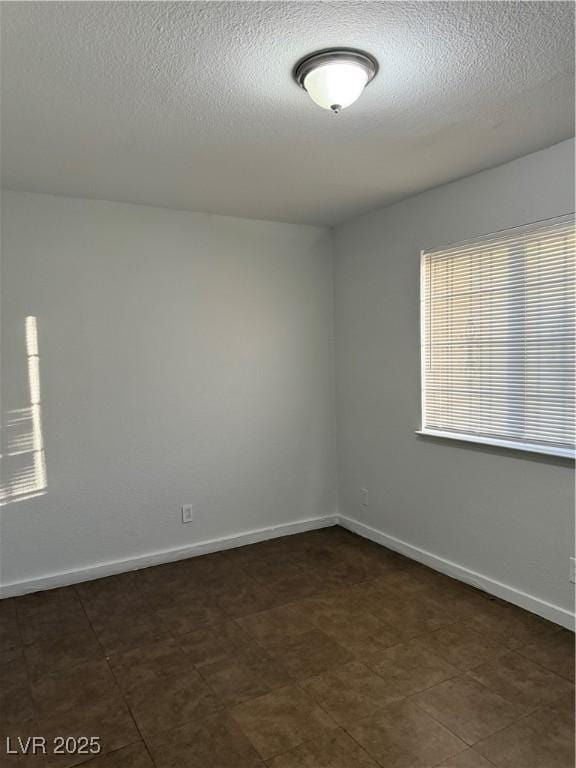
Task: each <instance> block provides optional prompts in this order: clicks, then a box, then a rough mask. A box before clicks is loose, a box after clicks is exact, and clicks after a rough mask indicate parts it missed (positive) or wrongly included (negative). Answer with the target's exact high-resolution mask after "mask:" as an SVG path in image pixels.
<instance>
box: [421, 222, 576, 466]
mask: <svg viewBox="0 0 576 768" xmlns="http://www.w3.org/2000/svg"><path fill="white" fill-rule="evenodd" d="M575 261H576V249H575V236H574V219H573V216H565V217H562V218H558V219H552V220H548V221H545V222H540V223H537V224H533V225H530V226H526V227H520V228H517V229H513V230H507V231H505V232H499V233H497V234H495V235H490V236H488V237H484V238H480V239H478V240H475V241H471V242H465V243H459V244H457V245H453V246H450V247H448V248H445V249H442V250H437V251H429V252H426V251H423V252H422V264H421V323H422V430H421V431H422V432H424V433H432V434H436V435H441V436H445V437H456V438H462V439H466V440H472V441H475V442H487V443H495V444H498V445H510V446H512V447H518V448H523V449H525V450H535V451H541V452H543V453H552V454H559V455H565V456H574V434H575V426H576V425H575V408H574V405H575V401H574V396H575V390H574V364H575V355H574V352H575V346H574V344H575V291H574V288H575V285H574V278H575Z"/></svg>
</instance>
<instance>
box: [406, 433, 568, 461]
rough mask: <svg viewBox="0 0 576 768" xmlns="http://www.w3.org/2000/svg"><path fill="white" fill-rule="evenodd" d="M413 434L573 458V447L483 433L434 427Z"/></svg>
mask: <svg viewBox="0 0 576 768" xmlns="http://www.w3.org/2000/svg"><path fill="white" fill-rule="evenodd" d="M414 434H415V435H423V436H424V437H440V438H446V439H448V440H455V441H456V442H460V443H462V442H463V443H476V444H478V445H489V446H490V445H491V446H494V447H497V448H510V449H512V450H514V451H523V452H524V453H539V454H542V455H543V456H561V457H562V458H565V459H575V458H576V450H575V449H574V448H559V447H556V446H555V445H552V446H549V447H548V446H545V445H544V444H543V443H522V442H520V441H518V442H517V441H515V440H503V439H500V438H497V437H484V435H477V436H476V435H472V434H468V433H461V432H441V431H440V430H435V429H416V430H415V431H414Z"/></svg>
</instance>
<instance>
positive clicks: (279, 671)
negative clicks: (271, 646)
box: [199, 649, 291, 706]
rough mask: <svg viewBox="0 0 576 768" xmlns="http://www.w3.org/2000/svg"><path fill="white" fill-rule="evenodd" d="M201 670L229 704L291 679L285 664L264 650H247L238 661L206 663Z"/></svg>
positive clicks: (216, 692) (219, 695) (254, 695)
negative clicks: (284, 666)
mask: <svg viewBox="0 0 576 768" xmlns="http://www.w3.org/2000/svg"><path fill="white" fill-rule="evenodd" d="M199 670H200V674H201V675H202V677H203V678H204V680H206V682H207V683H208V685H209V686H210V688H211V689H212V690H213V691H214V693H215V694H216V696H217V697H218V698H219V699H220V701H221V702H222V703H223V704H225V705H226V706H232V705H234V704H240V702H242V701H247V700H248V699H253V698H256V697H257V696H262V695H264V694H265V693H268V692H269V691H273V690H275V689H276V688H282V687H283V686H286V685H288V684H289V683H290V682H291V679H290V677H289V675H288V673H287V672H286V670H285V669H284V668H283V667H282V665H281V664H280V663H279V662H278V661H275V660H273V659H271V658H270V657H269V656H268V654H267V653H266V651H265V650H264V649H258V650H256V651H253V652H252V653H251V654H248V653H245V654H244V655H242V656H239V657H238V658H236V659H235V660H234V659H231V658H230V659H226V660H225V661H217V662H215V663H213V664H206V665H204V666H202V667H200V668H199Z"/></svg>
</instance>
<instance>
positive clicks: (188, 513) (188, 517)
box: [182, 504, 194, 523]
mask: <svg viewBox="0 0 576 768" xmlns="http://www.w3.org/2000/svg"><path fill="white" fill-rule="evenodd" d="M193 519H194V510H193V509H192V504H184V505H183V506H182V522H183V523H191V522H192V520H193Z"/></svg>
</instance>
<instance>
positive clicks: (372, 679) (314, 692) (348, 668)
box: [301, 662, 399, 726]
mask: <svg viewBox="0 0 576 768" xmlns="http://www.w3.org/2000/svg"><path fill="white" fill-rule="evenodd" d="M301 685H302V688H303V689H304V690H305V691H306V692H307V693H308V694H309V695H310V696H311V697H312V698H313V699H314V700H315V701H316V702H318V704H319V705H320V706H321V707H322V708H323V709H325V710H326V712H328V714H330V715H331V716H332V717H333V718H334V720H336V722H337V723H339V724H340V725H343V726H347V725H349V724H351V723H355V722H357V721H358V720H362V719H364V718H366V717H371V716H373V715H377V714H378V713H379V712H380V711H381V710H382V709H383V708H384V707H385V706H386V705H387V704H390V703H391V702H393V701H396V700H397V699H398V698H399V697H398V695H397V694H395V693H394V691H393V690H391V689H390V686H389V685H388V683H387V682H386V681H385V680H383V679H382V678H381V677H380V676H379V675H377V674H376V673H375V672H373V671H372V670H371V669H368V667H367V666H365V665H364V664H361V663H360V662H351V663H350V664H345V665H343V666H341V667H336V668H335V669H333V670H331V671H330V672H325V673H324V674H322V675H318V676H316V677H311V678H309V679H308V680H304V681H303V682H302V683H301Z"/></svg>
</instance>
